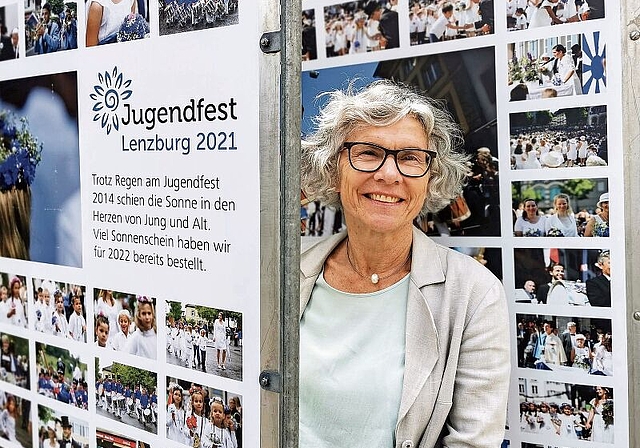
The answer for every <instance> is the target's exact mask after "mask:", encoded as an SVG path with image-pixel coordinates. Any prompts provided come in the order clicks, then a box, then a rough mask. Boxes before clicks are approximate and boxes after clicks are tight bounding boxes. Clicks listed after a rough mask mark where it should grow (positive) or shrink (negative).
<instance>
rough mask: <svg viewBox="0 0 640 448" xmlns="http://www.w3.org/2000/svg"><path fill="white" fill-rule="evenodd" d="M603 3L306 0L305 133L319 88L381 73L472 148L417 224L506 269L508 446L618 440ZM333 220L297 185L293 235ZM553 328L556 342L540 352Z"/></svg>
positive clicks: (609, 12)
mask: <svg viewBox="0 0 640 448" xmlns="http://www.w3.org/2000/svg"><path fill="white" fill-rule="evenodd" d="M605 3H606V5H605ZM609 3H610V2H609ZM609 3H607V2H604V1H602V0H586V1H573V0H569V1H568V2H567V1H562V2H519V1H516V0H513V1H511V0H509V1H507V2H493V1H492V0H470V1H468V2H451V3H449V2H442V1H433V0H420V1H403V0H398V1H396V0H379V1H360V2H336V1H333V2H331V1H328V0H327V1H322V2H318V1H313V2H312V1H308V2H304V3H303V7H302V9H303V17H302V19H303V31H302V33H303V35H302V41H303V59H304V62H303V74H302V103H303V120H302V134H303V136H304V135H305V134H308V133H310V132H312V131H313V129H314V126H315V124H314V122H313V118H314V117H315V116H316V115H317V113H318V111H319V109H320V108H321V107H322V106H323V105H324V102H325V101H326V97H322V96H319V95H320V94H322V93H323V92H327V91H332V90H335V89H345V88H347V87H349V86H355V87H356V88H358V87H362V86H364V85H367V84H368V83H370V82H372V81H374V80H376V79H381V78H387V79H394V80H396V81H399V82H403V83H406V84H408V85H410V86H413V87H416V88H418V89H419V90H421V91H423V92H424V93H425V94H426V95H428V96H431V97H433V98H436V99H439V100H444V102H445V107H446V108H447V109H448V111H449V112H450V113H451V115H452V116H453V117H454V119H455V120H456V121H457V122H458V124H459V125H460V128H461V130H462V133H463V134H464V138H465V142H464V147H463V150H464V151H465V152H466V153H467V154H469V155H471V156H472V159H473V165H472V167H471V171H470V175H469V178H468V180H467V184H466V186H465V187H464V190H463V194H462V195H461V196H460V197H459V198H458V199H457V200H456V201H454V202H452V203H451V204H450V206H449V207H447V208H445V209H444V210H443V211H441V212H439V213H437V214H434V215H429V216H427V217H424V218H420V219H418V220H416V222H415V224H416V225H417V226H418V227H419V228H421V229H422V230H423V231H424V232H425V233H427V234H428V235H429V236H431V237H432V238H434V239H435V240H436V241H438V242H439V243H441V244H444V245H447V246H450V247H453V248H455V249H456V250H459V251H461V252H464V253H467V254H468V255H470V256H472V257H474V258H475V259H476V260H478V261H479V262H481V263H483V264H484V265H485V266H486V267H487V268H489V269H490V270H491V271H492V272H493V273H494V274H495V275H496V276H497V277H498V278H500V279H502V281H503V284H504V287H505V290H506V293H507V297H508V302H509V313H510V316H511V324H512V327H513V332H512V334H511V349H512V359H511V363H512V375H511V379H512V381H511V389H510V390H511V393H510V398H509V403H508V415H507V420H506V422H505V440H504V443H503V446H504V447H507V446H512V447H518V448H521V447H522V448H525V447H538V446H540V447H541V446H571V447H582V446H584V447H586V446H594V444H595V445H597V446H627V445H628V426H627V422H628V415H629V410H628V402H627V390H628V388H627V386H628V383H627V369H628V367H627V362H626V361H627V360H626V337H625V335H626V329H625V323H624V318H623V317H624V316H625V300H624V297H625V292H624V291H625V289H624V288H625V271H624V259H625V246H624V230H623V219H622V213H623V205H622V204H623V202H622V194H623V186H624V180H623V176H622V164H623V157H622V156H623V155H622V151H621V150H619V148H621V147H622V146H621V142H622V138H621V137H622V129H621V122H622V119H621V116H620V113H621V112H620V111H621V108H620V107H619V105H620V101H621V92H620V89H619V87H618V86H620V82H619V81H620V78H621V65H620V59H621V58H620V47H619V41H620V35H619V21H620V17H619V12H618V10H617V9H618V8H617V6H616V5H613V4H609ZM535 4H538V5H539V7H535V6H534V5H535ZM605 6H606V8H605ZM611 6H613V7H611ZM610 209H611V212H612V213H613V214H614V219H612V220H610V219H609V210H610ZM529 214H530V216H531V218H530V219H523V218H522V216H523V215H524V216H525V217H528V216H529ZM341 230H344V224H343V220H342V217H341V211H340V210H339V209H335V208H333V207H329V206H325V205H324V204H322V203H321V202H319V201H314V200H313V198H305V200H304V201H303V203H302V208H301V233H302V235H303V245H307V244H310V243H311V239H312V238H317V237H325V236H327V235H331V234H333V233H336V232H339V231H341ZM487 331H491V322H487ZM547 331H549V332H550V334H553V335H556V334H557V340H556V341H555V342H558V341H560V343H559V344H560V345H559V346H557V347H556V346H553V344H547V347H546V349H547V350H546V351H545V344H543V341H544V343H546V342H547V337H546V336H545V334H547V333H546V332H547ZM549 341H550V342H553V341H554V338H552V337H550V338H549ZM478 369H482V366H481V365H478ZM614 371H615V374H614ZM478 412H482V410H481V409H479V410H478Z"/></svg>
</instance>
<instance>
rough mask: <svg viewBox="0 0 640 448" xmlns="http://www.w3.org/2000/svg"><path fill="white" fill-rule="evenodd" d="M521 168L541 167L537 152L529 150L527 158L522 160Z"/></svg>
mask: <svg viewBox="0 0 640 448" xmlns="http://www.w3.org/2000/svg"><path fill="white" fill-rule="evenodd" d="M522 168H524V169H536V168H542V165H540V161H539V160H538V152H537V151H536V150H533V151H529V153H528V154H527V159H526V160H525V161H524V164H523V165H522Z"/></svg>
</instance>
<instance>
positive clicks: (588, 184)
mask: <svg viewBox="0 0 640 448" xmlns="http://www.w3.org/2000/svg"><path fill="white" fill-rule="evenodd" d="M594 188H596V183H595V182H594V181H592V180H591V179H568V180H566V181H564V185H563V186H562V191H563V192H565V193H567V194H568V195H569V196H571V197H572V198H575V199H585V198H586V197H587V196H589V193H591V192H592V191H593V189H594Z"/></svg>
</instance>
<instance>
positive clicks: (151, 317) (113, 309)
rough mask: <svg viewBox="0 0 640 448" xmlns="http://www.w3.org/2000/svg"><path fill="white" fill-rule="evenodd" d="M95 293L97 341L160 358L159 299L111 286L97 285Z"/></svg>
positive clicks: (104, 345) (119, 348)
mask: <svg viewBox="0 0 640 448" xmlns="http://www.w3.org/2000/svg"><path fill="white" fill-rule="evenodd" d="M93 293H94V304H93V310H94V312H95V316H94V324H95V325H94V327H95V330H94V343H95V345H96V346H97V347H103V348H106V349H107V350H117V351H121V352H123V353H129V354H131V355H136V356H142V357H144V358H149V359H156V358H157V357H158V348H157V346H156V343H157V340H158V329H157V324H156V299H155V298H153V297H147V296H141V295H135V294H131V293H125V292H119V291H112V290H109V289H94V290H93Z"/></svg>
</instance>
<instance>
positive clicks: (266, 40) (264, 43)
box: [260, 37, 271, 48]
mask: <svg viewBox="0 0 640 448" xmlns="http://www.w3.org/2000/svg"><path fill="white" fill-rule="evenodd" d="M270 44H271V41H270V40H269V38H268V37H263V38H262V39H260V46H261V47H262V48H265V47H268V46H269V45H270Z"/></svg>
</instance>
